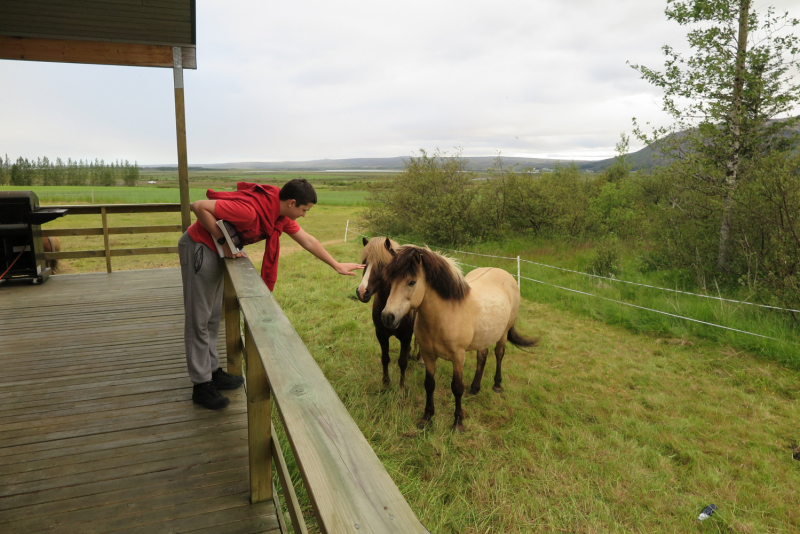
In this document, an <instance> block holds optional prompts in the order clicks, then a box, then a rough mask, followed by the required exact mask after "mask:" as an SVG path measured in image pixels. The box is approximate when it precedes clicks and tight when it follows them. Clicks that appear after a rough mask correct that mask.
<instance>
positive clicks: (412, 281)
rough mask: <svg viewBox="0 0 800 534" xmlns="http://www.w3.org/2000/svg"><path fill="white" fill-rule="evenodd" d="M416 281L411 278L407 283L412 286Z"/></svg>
mask: <svg viewBox="0 0 800 534" xmlns="http://www.w3.org/2000/svg"><path fill="white" fill-rule="evenodd" d="M416 283H417V281H416V280H411V281H410V282H409V283H408V285H410V286H413V285H414V284H416Z"/></svg>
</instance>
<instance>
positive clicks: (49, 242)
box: [42, 237, 61, 274]
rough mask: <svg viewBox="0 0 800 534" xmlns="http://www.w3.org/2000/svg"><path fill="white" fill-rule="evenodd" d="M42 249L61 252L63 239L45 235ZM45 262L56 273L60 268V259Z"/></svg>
mask: <svg viewBox="0 0 800 534" xmlns="http://www.w3.org/2000/svg"><path fill="white" fill-rule="evenodd" d="M42 249H43V250H44V251H45V252H61V241H59V240H58V238H57V237H44V238H42ZM45 264H46V265H47V266H48V267H50V270H51V271H53V273H52V274H56V270H57V269H58V260H47V261H46V262H45Z"/></svg>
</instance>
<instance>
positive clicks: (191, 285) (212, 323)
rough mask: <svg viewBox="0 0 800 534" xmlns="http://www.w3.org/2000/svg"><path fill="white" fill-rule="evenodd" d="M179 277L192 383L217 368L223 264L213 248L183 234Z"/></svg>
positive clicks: (206, 376)
mask: <svg viewBox="0 0 800 534" xmlns="http://www.w3.org/2000/svg"><path fill="white" fill-rule="evenodd" d="M178 256H179V257H180V260H181V277H182V278H183V310H184V313H185V321H184V327H183V340H184V343H185V345H186V365H187V367H188V368H189V378H191V379H192V382H193V383H195V384H202V383H203V382H208V381H209V380H211V373H212V372H213V371H216V370H217V368H218V367H219V352H218V351H217V337H218V336H219V321H220V317H221V316H222V287H223V280H224V279H223V274H224V268H225V267H224V264H223V261H224V260H223V259H222V258H220V257H219V254H217V251H216V250H211V249H210V248H208V246H206V245H204V244H202V243H197V242H195V241H194V240H193V239H192V238H191V237H189V234H187V233H185V232H184V234H183V235H182V236H181V238H180V239H179V240H178Z"/></svg>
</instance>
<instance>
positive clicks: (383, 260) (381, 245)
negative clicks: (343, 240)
mask: <svg viewBox="0 0 800 534" xmlns="http://www.w3.org/2000/svg"><path fill="white" fill-rule="evenodd" d="M386 240H388V241H389V244H390V245H391V246H392V249H394V250H395V251H396V250H398V249H399V248H400V245H398V244H397V243H396V242H395V241H392V240H391V239H389V238H388V237H373V238H372V239H370V240H369V242H368V243H367V244H366V245H364V248H363V249H361V259H360V261H361V263H363V264H365V265H367V264H368V265H374V266H375V267H378V268H381V267H384V266H385V265H387V264H388V263H389V262H390V261H392V255H391V254H390V253H389V251H388V250H386Z"/></svg>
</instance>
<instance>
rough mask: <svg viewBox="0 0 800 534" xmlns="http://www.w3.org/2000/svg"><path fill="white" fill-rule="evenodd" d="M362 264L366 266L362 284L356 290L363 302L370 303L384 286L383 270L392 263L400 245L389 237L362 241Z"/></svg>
mask: <svg viewBox="0 0 800 534" xmlns="http://www.w3.org/2000/svg"><path fill="white" fill-rule="evenodd" d="M362 242H363V243H364V248H363V249H362V250H361V263H362V264H364V265H365V267H364V272H363V273H362V275H361V283H360V284H359V285H358V287H357V288H356V296H357V297H358V300H360V301H361V302H369V300H370V299H371V298H372V295H374V294H375V293H376V292H377V291H378V290H379V289H380V288H381V286H382V284H383V269H384V267H386V265H387V264H388V263H389V262H390V261H392V257H393V256H394V254H395V252H396V251H397V250H398V248H399V247H400V245H398V244H397V243H395V242H394V241H392V240H391V239H389V238H388V237H375V238H373V239H372V240H370V239H367V238H366V237H365V238H363V239H362Z"/></svg>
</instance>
